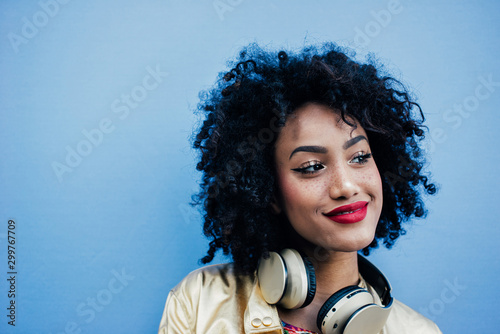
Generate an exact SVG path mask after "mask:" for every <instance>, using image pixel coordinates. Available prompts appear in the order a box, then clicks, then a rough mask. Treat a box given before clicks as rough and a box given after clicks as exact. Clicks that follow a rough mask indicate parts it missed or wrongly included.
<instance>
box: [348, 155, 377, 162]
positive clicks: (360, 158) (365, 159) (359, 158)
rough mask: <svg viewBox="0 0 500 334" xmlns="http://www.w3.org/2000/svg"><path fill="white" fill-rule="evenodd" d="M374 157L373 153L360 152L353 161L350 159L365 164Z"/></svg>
mask: <svg viewBox="0 0 500 334" xmlns="http://www.w3.org/2000/svg"><path fill="white" fill-rule="evenodd" d="M371 157H372V154H371V153H365V154H363V153H359V154H358V155H357V156H355V157H354V158H353V159H352V160H351V161H349V162H350V163H354V164H360V165H363V164H366V163H367V162H368V160H369V159H370V158H371Z"/></svg>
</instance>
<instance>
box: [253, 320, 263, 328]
mask: <svg viewBox="0 0 500 334" xmlns="http://www.w3.org/2000/svg"><path fill="white" fill-rule="evenodd" d="M260 325H262V320H260V319H259V318H255V319H253V320H252V326H254V327H255V328H257V327H260Z"/></svg>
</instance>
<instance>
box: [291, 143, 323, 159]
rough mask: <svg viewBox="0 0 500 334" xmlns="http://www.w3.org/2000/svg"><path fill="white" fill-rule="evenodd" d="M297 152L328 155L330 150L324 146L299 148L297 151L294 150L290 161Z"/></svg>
mask: <svg viewBox="0 0 500 334" xmlns="http://www.w3.org/2000/svg"><path fill="white" fill-rule="evenodd" d="M297 152H311V153H328V150H327V149H326V147H323V146H299V147H297V148H296V149H295V150H293V152H292V154H290V157H289V158H288V160H290V159H291V158H292V156H293V155H294V154H295V153H297Z"/></svg>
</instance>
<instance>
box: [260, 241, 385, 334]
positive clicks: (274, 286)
mask: <svg viewBox="0 0 500 334" xmlns="http://www.w3.org/2000/svg"><path fill="white" fill-rule="evenodd" d="M358 267H359V272H360V274H361V276H363V278H364V279H365V280H366V281H367V282H368V283H369V284H370V285H371V286H372V287H373V288H374V289H375V291H376V292H377V294H378V295H379V297H380V300H381V301H382V304H383V307H381V306H379V305H376V304H375V303H374V300H373V297H372V295H371V294H370V292H368V290H366V289H363V288H360V287H359V286H357V285H351V286H347V287H345V288H343V289H340V290H339V291H337V292H335V293H334V294H333V295H331V296H330V298H328V299H327V301H326V302H325V303H324V304H323V306H322V307H321V308H320V310H319V312H318V317H317V318H316V324H317V326H318V328H319V329H320V330H321V333H323V334H341V333H342V334H360V333H362V334H370V333H373V334H376V333H379V332H380V330H381V329H382V327H383V326H384V324H385V322H386V321H387V318H388V317H389V313H390V312H391V309H392V297H391V285H390V283H389V281H388V280H387V278H385V276H384V274H382V272H381V271H380V270H378V268H377V267H375V266H374V265H373V264H372V263H371V262H370V261H368V260H367V259H365V258H364V257H362V256H361V255H359V254H358ZM257 276H258V279H259V285H260V289H261V291H262V295H263V297H264V299H265V301H266V302H267V303H268V304H272V305H274V304H278V305H280V306H281V307H283V308H286V309H296V308H301V307H306V306H307V305H309V304H310V303H311V301H312V300H313V299H314V295H315V293H316V276H315V273H314V267H313V266H312V264H311V262H310V261H309V260H308V259H307V258H305V257H304V256H302V255H301V254H300V253H299V252H298V251H296V250H295V249H290V248H285V249H283V250H282V251H281V252H280V253H276V252H269V258H267V259H265V258H261V260H260V262H259V268H258V271H257Z"/></svg>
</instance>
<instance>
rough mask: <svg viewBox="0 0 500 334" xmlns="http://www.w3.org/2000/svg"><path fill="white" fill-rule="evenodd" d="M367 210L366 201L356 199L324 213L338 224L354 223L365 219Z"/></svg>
mask: <svg viewBox="0 0 500 334" xmlns="http://www.w3.org/2000/svg"><path fill="white" fill-rule="evenodd" d="M367 212H368V202H364V201H358V202H355V203H352V204H347V205H343V206H341V207H338V208H336V209H334V210H332V211H330V212H328V213H326V214H324V215H325V216H326V217H327V218H328V219H330V220H333V221H334V222H336V223H339V224H354V223H357V222H359V221H362V220H363V219H365V217H366V214H367Z"/></svg>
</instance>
